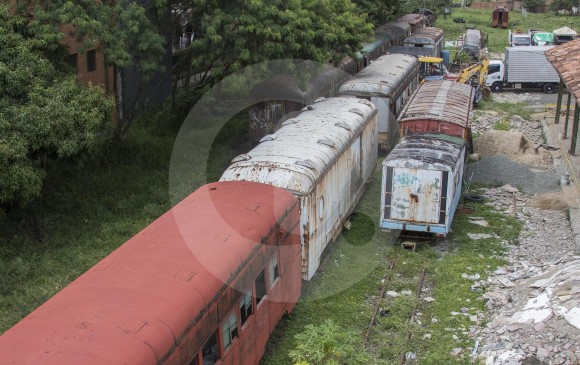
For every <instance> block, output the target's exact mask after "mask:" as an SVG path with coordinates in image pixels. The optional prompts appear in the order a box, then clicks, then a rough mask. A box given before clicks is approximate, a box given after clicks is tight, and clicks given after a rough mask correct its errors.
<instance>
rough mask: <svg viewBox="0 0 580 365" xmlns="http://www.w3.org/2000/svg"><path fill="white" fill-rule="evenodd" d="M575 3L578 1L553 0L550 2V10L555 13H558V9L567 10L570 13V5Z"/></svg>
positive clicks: (572, 5)
mask: <svg viewBox="0 0 580 365" xmlns="http://www.w3.org/2000/svg"><path fill="white" fill-rule="evenodd" d="M577 4H578V3H577V2H576V1H575V0H554V1H552V3H551V4H550V10H552V11H553V12H554V13H556V14H557V13H558V10H568V11H569V12H570V13H572V7H574V6H576V5H577ZM544 5H545V4H544Z"/></svg>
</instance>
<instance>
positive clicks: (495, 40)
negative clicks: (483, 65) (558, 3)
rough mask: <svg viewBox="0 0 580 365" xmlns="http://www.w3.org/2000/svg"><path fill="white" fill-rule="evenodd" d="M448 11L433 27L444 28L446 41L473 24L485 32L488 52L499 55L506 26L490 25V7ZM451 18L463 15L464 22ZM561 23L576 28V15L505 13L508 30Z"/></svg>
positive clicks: (504, 43) (547, 27)
mask: <svg viewBox="0 0 580 365" xmlns="http://www.w3.org/2000/svg"><path fill="white" fill-rule="evenodd" d="M452 11H453V13H452V14H451V16H448V17H447V19H443V17H442V16H441V15H440V16H438V18H437V24H436V26H437V27H439V28H442V29H444V30H445V39H446V40H448V41H451V40H457V39H458V38H459V37H460V36H461V35H462V34H463V33H464V32H465V29H466V28H465V26H466V25H469V26H474V27H475V28H476V29H479V30H481V31H482V32H483V33H484V34H485V37H486V38H487V47H488V49H489V51H490V52H494V53H502V54H503V50H504V48H505V47H506V46H507V39H508V29H501V28H493V27H491V26H490V24H491V10H480V9H470V8H452ZM453 18H463V19H464V20H465V23H454V22H453ZM564 26H566V27H569V28H572V29H576V30H580V17H577V16H567V15H566V16H565V15H558V16H557V15H554V14H553V13H538V14H534V13H528V15H527V17H524V16H523V15H522V14H521V12H518V11H511V12H510V13H509V29H512V30H515V29H521V30H523V31H526V32H527V30H528V29H541V30H545V31H553V30H554V29H558V28H561V27H564ZM452 57H453V55H452Z"/></svg>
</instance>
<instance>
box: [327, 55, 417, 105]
mask: <svg viewBox="0 0 580 365" xmlns="http://www.w3.org/2000/svg"><path fill="white" fill-rule="evenodd" d="M418 69H419V61H418V60H417V58H415V57H412V56H408V55H404V54H387V55H384V56H381V57H379V58H377V59H376V60H375V61H374V62H372V63H371V64H370V65H369V66H367V67H366V68H365V69H363V70H362V71H360V72H359V73H358V74H356V75H354V76H353V77H352V78H351V79H350V80H348V81H346V82H345V83H344V84H342V85H341V86H340V89H339V91H338V93H339V94H341V95H356V96H382V97H391V96H393V95H395V94H396V92H397V91H398V90H399V89H400V87H401V84H402V83H404V81H405V80H407V79H408V78H409V76H411V75H412V74H413V73H415V74H416V72H417V70H418Z"/></svg>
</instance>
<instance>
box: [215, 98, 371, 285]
mask: <svg viewBox="0 0 580 365" xmlns="http://www.w3.org/2000/svg"><path fill="white" fill-rule="evenodd" d="M376 159H377V112H376V108H375V107H374V105H373V104H372V103H371V102H370V101H368V100H365V99H357V98H352V97H335V98H330V99H326V100H322V101H319V102H316V103H314V104H313V105H312V106H309V107H308V108H307V110H305V111H304V112H302V113H300V114H299V115H298V116H297V117H295V118H292V119H289V120H287V121H285V122H284V123H283V126H282V128H280V130H278V131H277V132H275V133H274V134H272V135H268V136H266V137H264V138H263V139H262V141H261V142H260V144H259V145H258V146H256V147H255V148H254V149H253V150H251V151H250V152H249V153H247V154H244V155H240V156H238V157H236V158H235V159H234V160H233V161H232V165H231V166H230V167H228V169H227V170H226V171H225V172H224V173H223V175H222V177H221V179H220V181H256V182H261V183H265V184H269V185H274V186H278V187H281V188H284V189H287V190H288V191H290V192H292V193H293V194H294V195H296V196H297V197H298V198H299V199H300V212H301V216H300V237H301V240H302V242H301V244H302V278H303V279H305V280H310V278H312V276H313V275H314V273H315V272H316V270H317V269H318V266H319V264H320V260H321V256H322V253H323V251H324V249H325V248H326V247H327V245H328V244H329V243H330V242H332V241H334V239H335V238H336V236H337V235H338V234H339V233H340V231H341V228H342V225H343V224H344V222H345V220H346V219H347V218H348V216H349V214H350V213H351V212H352V210H353V209H354V207H355V206H356V204H357V202H358V201H359V200H360V198H361V196H362V193H363V191H364V187H365V183H366V182H367V180H368V179H369V177H370V176H371V174H372V172H373V170H374V169H375V165H376Z"/></svg>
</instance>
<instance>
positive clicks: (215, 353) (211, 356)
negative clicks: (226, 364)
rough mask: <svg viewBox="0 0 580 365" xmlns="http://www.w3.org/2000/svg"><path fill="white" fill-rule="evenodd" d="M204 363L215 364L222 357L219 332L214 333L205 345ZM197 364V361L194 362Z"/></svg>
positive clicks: (205, 364) (203, 352)
mask: <svg viewBox="0 0 580 365" xmlns="http://www.w3.org/2000/svg"><path fill="white" fill-rule="evenodd" d="M201 353H202V356H203V365H213V364H215V363H216V361H218V360H219V358H220V352H219V348H218V343H217V333H214V334H213V335H212V336H211V337H210V338H209V339H208V340H207V341H206V342H205V344H204V345H203V350H202V352H201ZM194 364H195V363H194Z"/></svg>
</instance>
